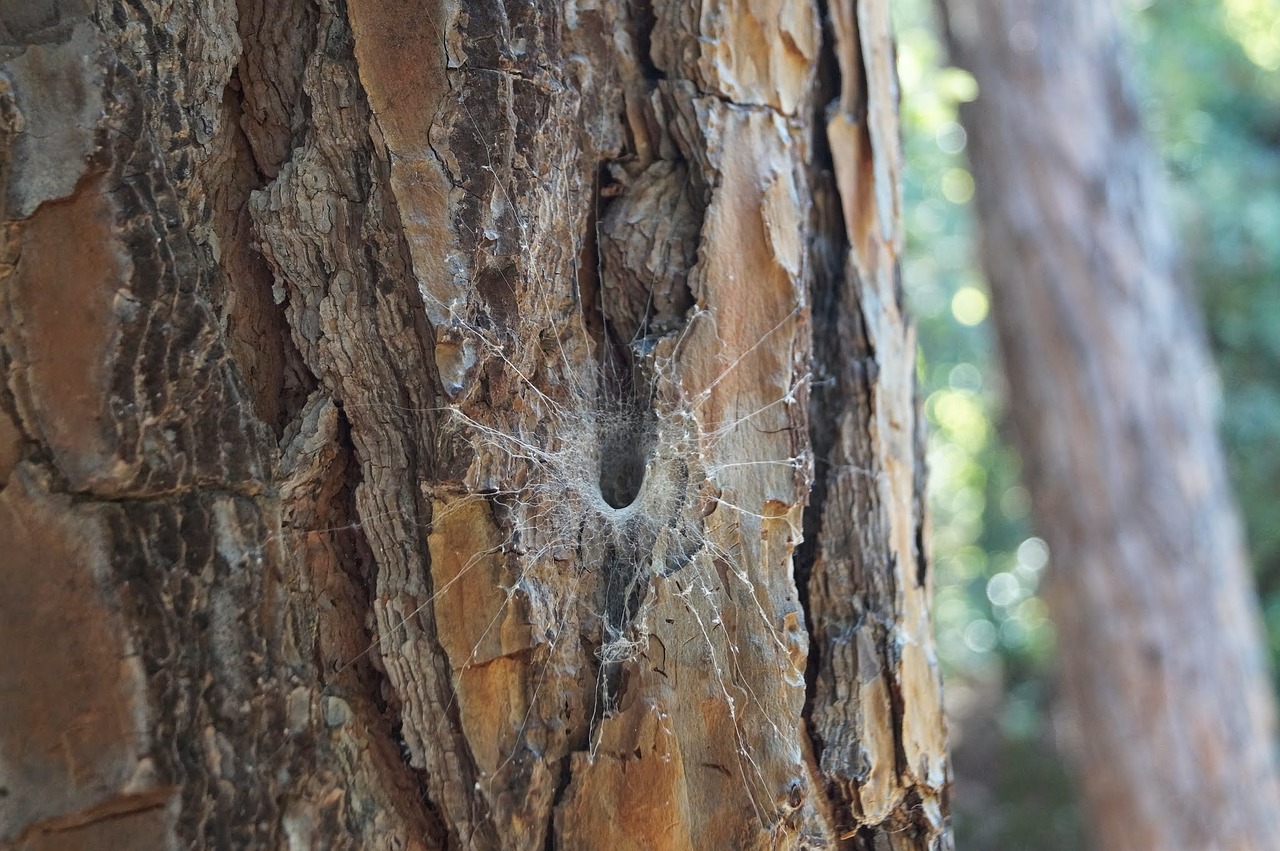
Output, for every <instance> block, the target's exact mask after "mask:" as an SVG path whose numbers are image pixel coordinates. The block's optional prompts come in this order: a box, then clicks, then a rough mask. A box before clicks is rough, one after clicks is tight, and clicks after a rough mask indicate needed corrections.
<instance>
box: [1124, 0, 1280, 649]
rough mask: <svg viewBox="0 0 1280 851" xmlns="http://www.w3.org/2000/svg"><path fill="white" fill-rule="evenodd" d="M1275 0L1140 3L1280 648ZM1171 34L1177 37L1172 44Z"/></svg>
mask: <svg viewBox="0 0 1280 851" xmlns="http://www.w3.org/2000/svg"><path fill="white" fill-rule="evenodd" d="M1278 22H1280V0H1221V2H1210V1H1209V0H1179V2H1174V0H1162V2H1158V3H1151V4H1149V5H1144V8H1142V9H1141V10H1140V12H1139V13H1138V14H1137V15H1136V16H1135V22H1134V23H1135V26H1134V33H1135V39H1134V41H1135V46H1136V53H1137V55H1138V57H1139V58H1140V60H1141V64H1142V65H1143V67H1144V68H1145V71H1146V75H1145V76H1146V79H1147V81H1148V83H1147V85H1148V89H1149V91H1150V99H1149V101H1148V104H1147V115H1148V119H1149V123H1150V126H1151V129H1152V134H1153V137H1154V138H1155V139H1156V140H1157V142H1158V143H1159V145H1160V147H1161V151H1162V153H1163V155H1164V159H1165V162H1166V163H1167V164H1168V168H1169V174H1170V177H1171V183H1172V193H1171V195H1172V197H1171V200H1172V203H1173V209H1174V215H1175V219H1176V221H1177V224H1178V230H1179V233H1180V234H1181V237H1182V244H1183V250H1184V252H1185V255H1186V258H1187V260H1188V263H1189V265H1190V268H1191V271H1192V275H1193V278H1194V281H1195V286H1196V290H1197V292H1198V293H1199V294H1200V296H1201V301H1202V304H1203V306H1204V310H1205V319H1206V323H1207V328H1208V332H1209V337H1210V340H1211V341H1212V344H1213V348H1214V354H1215V356H1216V358H1217V361H1218V369H1219V372H1220V373H1221V375H1222V387H1223V438H1224V440H1225V442H1226V446H1227V452H1228V455H1229V458H1230V462H1231V468H1232V474H1233V477H1234V480H1235V484H1236V492H1237V497H1238V500H1239V504H1240V507H1241V510H1242V513H1243V514H1244V517H1245V521H1246V526H1247V529H1248V535H1249V543H1250V549H1251V550H1252V553H1253V558H1254V564H1255V566H1256V568H1257V571H1258V580H1259V587H1260V591H1261V593H1262V597H1263V605H1264V608H1265V610H1266V612H1267V616H1268V618H1267V619H1268V622H1269V627H1270V634H1271V644H1272V650H1273V653H1274V654H1280V498H1278V497H1277V493H1276V485H1275V483H1276V482H1277V481H1280V23H1278ZM1174 46H1176V49H1171V47H1174Z"/></svg>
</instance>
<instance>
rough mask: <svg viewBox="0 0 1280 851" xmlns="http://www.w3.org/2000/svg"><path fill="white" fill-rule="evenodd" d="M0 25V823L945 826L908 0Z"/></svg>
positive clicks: (767, 834) (37, 19) (410, 829)
mask: <svg viewBox="0 0 1280 851" xmlns="http://www.w3.org/2000/svg"><path fill="white" fill-rule="evenodd" d="M0 41H2V42H3V45H2V46H0V60H3V63H4V64H3V68H2V69H0V70H2V72H3V75H2V77H0V84H2V90H0V131H2V132H3V147H2V148H0V150H2V151H3V155H4V156H3V169H4V171H3V180H4V195H3V198H4V218H5V224H4V231H3V249H2V250H3V253H4V259H3V265H2V266H0V275H2V277H0V356H2V357H3V359H4V367H5V373H4V374H5V379H6V384H5V388H4V392H3V394H2V397H0V398H2V401H3V405H0V408H2V410H3V416H0V438H2V439H3V446H2V447H0V449H2V451H0V460H2V461H3V466H2V468H0V474H2V477H0V480H3V481H4V482H5V484H4V487H3V490H2V491H0V646H3V647H4V648H5V651H6V652H5V660H6V661H5V662H4V663H2V664H0V671H2V672H3V673H2V674H0V676H2V677H3V679H0V788H2V791H0V842H3V843H11V844H14V845H16V846H19V847H29V848H52V847H59V848H63V847H80V846H83V847H108V846H110V847H193V846H195V847H219V848H236V847H283V846H288V847H290V848H306V847H313V848H344V847H351V848H356V847H359V848H434V847H456V848H480V849H484V848H530V849H540V848H545V847H557V848H560V847H562V848H645V849H661V848H671V849H679V848H698V849H706V848H788V847H820V846H825V847H851V848H877V849H879V848H893V849H934V848H942V847H946V846H948V845H949V844H950V840H949V834H948V829H947V826H946V824H947V811H946V784H947V763H946V753H945V733H944V730H943V727H942V721H941V717H940V711H939V678H938V670H937V664H936V661H935V657H934V654H933V649H932V644H931V641H932V640H931V637H930V630H929V622H928V584H929V574H928V569H927V563H926V560H925V554H924V552H923V551H922V545H921V541H922V532H921V524H922V522H923V519H922V509H921V505H920V498H921V490H922V489H921V457H920V452H919V440H918V434H917V431H918V419H917V416H916V406H915V401H914V398H913V366H914V343H913V339H912V335H911V331H910V330H909V327H908V325H907V323H906V321H905V319H904V317H903V315H902V312H901V297H900V293H899V287H898V283H897V279H896V274H897V258H898V252H899V250H900V246H901V234H900V230H899V204H898V198H897V191H898V189H897V182H898V173H899V169H900V159H899V152H898V145H897V125H896V121H897V118H896V88H895V81H894V73H893V67H892V51H891V45H890V39H889V26H888V19H887V9H886V8H885V4H884V3H881V2H861V3H858V4H857V6H856V9H855V8H853V7H848V8H846V7H840V8H837V9H835V10H832V11H831V12H830V15H829V16H828V12H827V10H825V9H823V8H821V7H820V6H817V5H814V4H811V3H808V2H805V0H777V2H766V3H763V4H752V5H746V4H737V3H734V2H725V3H715V2H708V3H706V4H704V5H702V4H698V3H686V2H671V0H659V2H655V3H653V4H652V5H645V4H641V3H636V4H626V5H624V4H619V3H612V2H603V3H599V4H588V5H574V4H567V5H563V6H562V5H561V4H556V3H541V4H539V3H534V4H516V3H511V4H507V5H504V4H502V3H498V2H477V3H467V4H456V5H455V4H451V3H433V2H416V0H415V2H408V0H346V2H342V0H240V2H238V3H237V2H233V0H220V2H195V0H188V2H163V3H162V2H151V1H150V0H134V2H115V3H109V2H103V3H99V4H97V5H96V6H95V5H94V4H93V3H91V2H89V0H64V2H44V3H0ZM815 339H816V342H815Z"/></svg>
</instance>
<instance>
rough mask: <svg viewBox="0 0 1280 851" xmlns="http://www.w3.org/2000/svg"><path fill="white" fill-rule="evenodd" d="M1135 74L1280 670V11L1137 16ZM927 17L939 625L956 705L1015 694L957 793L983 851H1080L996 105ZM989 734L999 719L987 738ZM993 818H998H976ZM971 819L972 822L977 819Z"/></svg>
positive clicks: (918, 280) (926, 295)
mask: <svg viewBox="0 0 1280 851" xmlns="http://www.w3.org/2000/svg"><path fill="white" fill-rule="evenodd" d="M1128 5H1129V7H1130V11H1131V12H1132V14H1131V16H1130V18H1129V23H1130V25H1131V36H1132V38H1131V41H1132V43H1133V44H1132V56H1133V58H1134V60H1135V61H1136V64H1137V69H1136V70H1137V72H1138V74H1137V76H1138V77H1139V79H1141V80H1143V81H1144V84H1143V85H1144V87H1145V91H1146V92H1147V93H1148V94H1147V97H1146V99H1145V101H1144V108H1145V112H1146V117H1147V121H1148V125H1149V132H1150V134H1151V137H1152V139H1153V140H1154V143H1155V144H1156V145H1157V146H1158V148H1159V150H1160V152H1161V154H1162V156H1163V159H1164V161H1165V163H1166V164H1167V168H1168V171H1169V175H1170V178H1171V181H1170V183H1171V186H1170V194H1169V203H1170V205H1171V209H1170V212H1171V215H1172V218H1173V221H1174V224H1175V226H1176V227H1177V230H1178V233H1179V234H1180V244H1181V246H1182V250H1183V252H1184V255H1185V259H1186V260H1187V264H1188V268H1189V271H1190V272H1191V279H1192V280H1191V282H1190V285H1191V286H1193V287H1194V288H1195V291H1196V292H1197V293H1198V294H1199V295H1200V297H1201V302H1202V304H1203V307H1204V311H1205V320H1206V326H1207V330H1208V333H1209V337H1210V340H1211V342H1212V345H1213V348H1214V353H1215V356H1216V357H1217V360H1218V365H1219V371H1220V373H1221V375H1222V377H1223V380H1222V386H1223V412H1222V417H1223V436H1224V439H1225V442H1226V446H1227V451H1228V455H1229V459H1230V462H1231V467H1232V473H1233V476H1234V480H1235V484H1236V487H1237V494H1238V499H1239V502H1240V505H1241V508H1242V510H1243V514H1244V516H1245V519H1246V524H1247V529H1248V535H1249V543H1250V547H1251V550H1252V553H1253V557H1254V561H1255V564H1256V565H1257V569H1258V576H1259V584H1260V589H1261V592H1262V596H1263V604H1264V608H1265V610H1266V614H1267V620H1268V625H1269V628H1270V634H1271V642H1272V647H1273V652H1274V653H1275V654H1276V655H1277V656H1280V497H1278V495H1277V493H1276V488H1275V482H1277V481H1280V0H1128ZM929 12H930V8H929V3H928V2H927V0H900V2H898V3H896V4H895V6H894V13H895V17H896V23H897V36H898V48H899V72H900V75H901V79H902V90H903V104H902V118H903V144H904V148H905V153H906V160H907V167H908V169H907V176H906V181H905V185H904V187H903V191H904V200H905V202H906V204H905V218H906V227H907V254H906V256H905V258H904V270H903V278H904V285H905V288H906V291H907V294H908V298H909V300H910V302H911V305H912V308H913V310H914V312H915V315H916V318H917V321H918V325H919V329H920V342H921V349H922V353H921V358H920V369H919V376H920V381H921V385H922V390H923V392H924V394H925V397H926V400H927V401H926V405H925V412H926V415H927V417H928V420H929V425H930V429H931V432H930V440H929V462H930V504H931V509H932V516H933V525H934V535H933V539H932V548H933V558H934V564H935V571H936V572H935V576H936V582H937V592H936V600H935V624H936V630H937V636H938V645H939V654H940V656H941V658H942V660H943V663H944V667H945V670H946V674H947V677H948V687H949V689H951V690H953V691H954V692H955V693H963V692H964V691H965V690H967V689H971V688H974V687H976V685H977V684H981V683H990V682H993V681H994V682H998V683H1003V685H1004V692H1003V696H1002V705H1001V707H1000V709H999V711H998V712H997V714H996V715H997V720H998V726H999V730H1000V733H1001V737H1000V739H999V742H998V744H997V745H996V746H994V747H988V748H987V750H989V751H993V753H988V754H986V755H985V759H984V760H983V762H984V765H982V766H977V767H976V768H974V769H973V770H974V771H975V772H977V773H979V774H981V773H983V772H985V773H986V774H987V775H988V776H985V777H978V778H975V777H965V776H964V774H965V772H966V766H965V762H966V756H965V753H964V749H965V746H964V745H962V746H961V748H960V750H959V751H958V752H957V756H956V764H957V770H958V772H959V773H960V774H961V783H962V784H963V783H965V782H974V781H975V780H977V781H978V782H982V783H986V784H987V788H986V790H985V792H986V793H989V794H990V795H991V797H990V798H988V799H986V800H985V801H983V800H982V795H967V794H966V793H965V790H964V789H961V790H959V791H958V794H957V798H956V800H957V806H956V810H957V812H956V827H957V832H958V835H957V840H958V845H959V846H960V847H968V848H1004V849H1014V848H1038V849H1054V848H1062V849H1066V848H1076V847H1081V839H1080V835H1079V824H1078V820H1077V818H1076V815H1075V812H1074V805H1073V803H1072V801H1071V795H1070V793H1069V790H1068V789H1067V787H1066V785H1065V782H1064V780H1063V777H1064V775H1063V772H1062V769H1061V763H1060V762H1059V761H1058V760H1057V759H1056V757H1054V756H1053V754H1052V752H1051V751H1050V749H1049V748H1048V747H1047V745H1048V743H1049V741H1050V740H1051V739H1052V733H1051V725H1050V723H1049V721H1048V715H1047V707H1046V704H1047V699H1046V695H1047V692H1048V688H1049V686H1048V675H1049V672H1048V663H1049V661H1050V659H1051V656H1052V651H1053V631H1052V627H1051V625H1050V623H1049V621H1048V620H1047V617H1046V611H1045V606H1044V603H1043V601H1042V600H1041V599H1040V598H1039V596H1038V593H1037V592H1038V582H1039V578H1040V576H1041V574H1042V572H1043V568H1044V566H1045V563H1046V561H1047V559H1048V553H1047V551H1046V549H1045V547H1044V544H1043V542H1041V541H1039V539H1037V538H1034V537H1032V533H1031V530H1030V525H1029V518H1028V508H1029V506H1028V497H1027V492H1026V491H1025V490H1024V489H1023V488H1022V487H1021V485H1020V484H1019V466H1020V465H1019V461H1018V457H1017V454H1016V452H1014V451H1013V450H1012V449H1011V448H1010V447H1009V446H1008V444H1007V442H1006V441H1005V440H1004V438H1003V436H1002V435H1001V433H1000V423H1001V422H1002V406H1003V398H1002V395H1001V385H1000V378H999V374H998V369H997V364H996V363H995V354H994V351H993V342H992V339H991V334H990V331H989V329H988V327H987V322H986V310H987V298H986V288H985V284H984V282H983V281H982V278H981V273H980V272H979V271H978V269H977V263H976V257H975V252H974V246H973V231H974V223H973V213H972V210H971V207H970V199H971V198H972V196H973V180H972V178H971V176H970V175H969V173H968V171H967V170H966V165H965V162H964V148H965V134H964V131H963V129H961V128H960V126H959V124H958V123H957V121H956V111H957V106H958V104H959V103H961V102H963V101H965V100H969V99H971V98H973V97H975V96H976V95H977V91H976V85H975V84H974V81H973V80H972V78H971V77H969V75H967V74H966V73H964V72H963V71H960V70H958V69H954V68H947V67H945V65H944V60H945V57H944V56H943V50H942V48H941V46H940V44H939V38H938V35H937V33H936V31H935V30H934V28H933V22H932V21H931V19H930V15H929ZM988 720H990V719H988ZM975 800H977V801H982V803H981V810H975V809H973V807H974V806H975V804H974V802H975ZM966 801H967V802H968V803H967V804H966V803H965V802H966Z"/></svg>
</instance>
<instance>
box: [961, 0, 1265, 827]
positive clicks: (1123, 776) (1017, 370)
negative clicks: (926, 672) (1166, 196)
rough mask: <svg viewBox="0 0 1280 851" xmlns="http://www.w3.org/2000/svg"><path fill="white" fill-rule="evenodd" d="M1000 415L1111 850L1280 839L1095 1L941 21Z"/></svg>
mask: <svg viewBox="0 0 1280 851" xmlns="http://www.w3.org/2000/svg"><path fill="white" fill-rule="evenodd" d="M942 5H943V8H944V10H945V13H946V18H947V28H948V31H949V33H948V34H949V39H950V43H951V47H952V51H953V54H954V59H955V60H956V61H957V62H958V64H960V65H962V66H963V67H965V68H967V69H969V70H970V71H972V73H973V74H974V76H975V77H976V78H977V81H978V85H979V90H980V96H979V98H978V99H977V100H976V101H975V102H973V103H972V104H968V105H966V107H965V108H963V109H962V117H963V119H964V122H965V126H966V129H967V130H968V134H969V139H970V146H969V151H970V158H971V161H972V165H973V170H974V176H975V179H976V182H977V200H978V212H979V217H980V222H981V225H982V233H983V249H984V250H983V263H984V266H985V268H986V271H987V276H988V279H989V281H990V286H991V294H992V312H993V316H994V318H995V320H996V328H997V330H998V332H999V338H1000V343H1001V348H1002V350H1003V355H1004V364H1005V370H1006V374H1007V376H1008V381H1009V398H1010V404H1009V409H1010V411H1011V412H1012V416H1013V421H1014V425H1015V426H1016V429H1015V434H1016V437H1017V438H1018V442H1019V443H1020V445H1021V448H1022V452H1023V457H1024V460H1025V462H1026V469H1027V475H1028V484H1029V487H1030V489H1031V492H1032V494H1033V502H1034V505H1035V509H1036V514H1037V518H1038V524H1039V525H1040V526H1041V527H1042V528H1043V534H1044V536H1045V538H1046V539H1047V540H1048V542H1049V545H1050V549H1051V551H1052V553H1053V556H1054V557H1053V568H1052V574H1051V590H1050V603H1051V606H1052V607H1053V616H1054V623H1055V625H1056V627H1057V632H1058V635H1059V646H1060V647H1061V657H1062V665H1063V675H1064V677H1063V682H1064V687H1065V689H1064V690H1065V696H1066V702H1067V705H1068V706H1069V708H1070V709H1071V710H1072V711H1073V713H1074V716H1075V719H1074V720H1075V724H1076V725H1077V726H1078V728H1079V730H1080V732H1081V738H1080V741H1079V742H1078V747H1077V750H1078V753H1079V756H1080V761H1081V764H1080V766H1079V767H1080V770H1081V775H1082V778H1083V784H1084V792H1085V796H1086V799H1087V803H1088V808H1089V812H1088V821H1089V822H1090V823H1091V825H1092V827H1093V829H1094V831H1095V833H1096V836H1097V838H1098V840H1099V843H1100V847H1104V848H1111V849H1138V848H1153V849H1154V848H1159V849H1178V848H1186V849H1205V848H1233V849H1262V848H1269V847H1274V845H1275V841H1276V839H1275V837H1276V836H1277V835H1280V808H1278V806H1277V805H1278V804H1280V795H1278V794H1277V789H1278V787H1277V781H1276V767H1275V761H1274V753H1275V752H1274V740H1273V724H1274V721H1273V708H1272V705H1271V694H1270V690H1269V687H1268V677H1267V666H1266V660H1265V656H1264V653H1263V644H1262V641H1261V629H1260V621H1259V616H1258V611H1257V602H1256V598H1255V597H1254V594H1253V591H1252V587H1251V581H1250V576H1249V568H1248V564H1247V559H1246V556H1245V551H1244V548H1243V545H1242V541H1241V536H1240V532H1239V528H1238V523H1237V520H1236V517H1235V513H1234V508H1233V505H1232V501H1231V497H1230V491H1229V487H1228V482H1227V480H1226V476H1225V473H1224V466H1223V461H1222V457H1221V451H1220V449H1219V445H1218V442H1217V438H1216V435H1215V427H1214V416H1213V402H1212V396H1213V392H1214V386H1215V378H1214V376H1213V373H1212V369H1211V366H1210V364H1209V358H1208V354H1207V350H1206V346H1205V343H1204V340H1203V337H1202V332H1201V329H1200V328H1199V326H1198V324H1197V321H1196V310H1195V307H1194V303H1193V302H1192V301H1191V300H1190V299H1189V298H1188V297H1187V295H1186V294H1185V293H1184V291H1183V290H1182V289H1181V287H1180V281H1179V280H1178V278H1179V274H1180V272H1179V266H1178V258H1177V251H1176V250H1175V246H1174V244H1173V242H1172V240H1171V239H1170V235H1169V232H1168V227H1167V223H1166V221H1165V214H1164V208H1163V206H1162V204H1161V201H1160V194H1159V193H1160V187H1159V183H1160V181H1159V179H1158V177H1157V174H1158V172H1157V168H1156V164H1155V162H1154V160H1153V155H1152V153H1151V152H1150V150H1149V148H1148V146H1147V143H1146V141H1145V139H1144V138H1143V136H1142V133H1141V120H1140V116H1139V114H1138V111H1137V108H1136V105H1135V101H1134V97H1133V95H1132V92H1131V90H1130V86H1129V82H1128V80H1127V79H1126V76H1125V71H1126V68H1125V63H1124V60H1123V56H1122V54H1121V45H1120V41H1121V39H1120V35H1119V27H1118V23H1117V21H1116V18H1115V15H1114V11H1113V9H1112V8H1111V4H1110V3H1108V2H1105V0H1086V1H1085V2H1077V3H1055V2H1048V0H1045V2H1026V1H1025V0H980V2H972V3H970V2H945V3H943V4H942Z"/></svg>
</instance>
